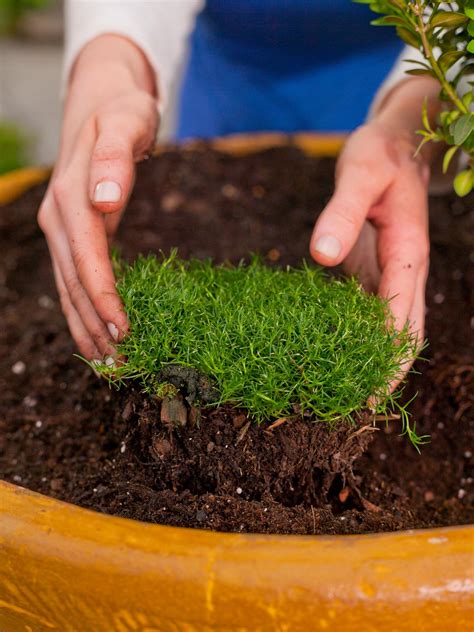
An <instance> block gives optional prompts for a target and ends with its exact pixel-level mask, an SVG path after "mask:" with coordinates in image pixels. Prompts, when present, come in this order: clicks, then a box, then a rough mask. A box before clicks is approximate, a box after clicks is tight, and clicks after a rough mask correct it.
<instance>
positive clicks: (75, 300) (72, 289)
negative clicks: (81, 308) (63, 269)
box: [61, 276, 84, 306]
mask: <svg viewBox="0 0 474 632" xmlns="http://www.w3.org/2000/svg"><path fill="white" fill-rule="evenodd" d="M64 283H65V284H66V287H67V291H68V294H69V299H70V300H71V303H72V304H73V305H76V306H77V305H78V304H79V303H80V301H81V298H83V296H84V289H83V287H82V285H81V282H80V281H79V279H78V278H77V277H76V276H71V277H67V278H65V279H64ZM61 304H62V303H61Z"/></svg>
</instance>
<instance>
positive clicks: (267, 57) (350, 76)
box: [177, 0, 401, 139]
mask: <svg viewBox="0 0 474 632" xmlns="http://www.w3.org/2000/svg"><path fill="white" fill-rule="evenodd" d="M372 18H373V13H372V12H371V11H370V10H369V9H368V8H367V7H366V6H364V5H360V4H354V3H352V2H351V0H319V1H316V0H208V1H207V3H206V5H205V8H204V9H203V11H202V12H201V13H200V14H199V16H198V18H197V23H196V27H195V30H194V32H193V35H192V38H191V52H190V58H189V62H188V66H187V69H186V72H185V76H184V82H183V87H182V93H181V100H180V105H179V117H178V129H177V137H178V138H179V139H183V138H188V137H196V136H199V137H203V138H206V137H210V136H215V135H222V134H229V133H235V132H245V131H272V130H274V131H286V132H295V131H304V130H321V131H323V130H326V131H350V130H352V129H354V128H355V127H357V126H358V125H360V124H361V123H362V122H363V121H364V119H365V116H366V114H367V110H368V107H369V105H370V102H371V100H372V98H373V96H374V94H375V92H376V90H377V88H378V87H379V85H380V84H381V82H382V81H383V79H384V77H385V76H386V75H387V74H388V72H389V70H390V68H391V67H392V65H393V63H394V62H395V60H396V58H397V56H398V54H399V53H400V51H401V44H400V42H399V40H398V38H397V37H396V35H395V34H394V33H393V32H392V29H388V28H382V27H374V26H370V20H371V19H372Z"/></svg>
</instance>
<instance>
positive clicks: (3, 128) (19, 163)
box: [0, 121, 29, 175]
mask: <svg viewBox="0 0 474 632" xmlns="http://www.w3.org/2000/svg"><path fill="white" fill-rule="evenodd" d="M28 144H29V138H28V137H27V135H26V134H25V133H24V132H22V131H21V129H19V128H18V127H17V126H16V125H14V124H13V123H6V122H2V121H0V175H1V174H2V173H6V172H7V171H13V169H20V168H21V167H24V166H25V165H26V164H27V162H28V157H27V148H28Z"/></svg>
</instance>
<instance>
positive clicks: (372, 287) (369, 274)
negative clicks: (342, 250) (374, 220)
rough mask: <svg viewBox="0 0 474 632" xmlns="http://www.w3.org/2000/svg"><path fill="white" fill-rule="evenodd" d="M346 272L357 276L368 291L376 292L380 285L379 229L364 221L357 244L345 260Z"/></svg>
mask: <svg viewBox="0 0 474 632" xmlns="http://www.w3.org/2000/svg"><path fill="white" fill-rule="evenodd" d="M344 271H345V273H346V274H349V275H353V276H357V278H358V280H359V283H360V284H361V285H362V287H363V288H364V290H365V291H366V292H373V293H375V292H376V291H377V289H378V287H379V285H380V268H379V263H378V258H377V231H376V230H375V228H374V226H372V224H370V223H369V222H364V224H363V226H362V230H361V232H360V235H359V238H358V239H357V241H356V243H355V246H354V247H353V248H352V250H351V251H350V253H349V254H348V255H347V257H346V258H345V260H344Z"/></svg>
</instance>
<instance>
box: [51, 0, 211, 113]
mask: <svg viewBox="0 0 474 632" xmlns="http://www.w3.org/2000/svg"><path fill="white" fill-rule="evenodd" d="M201 6H202V0H66V3H65V34H66V44H65V55H64V65H63V86H65V85H66V83H67V80H68V77H69V74H70V71H71V67H72V65H73V64H74V61H75V59H76V57H77V55H78V54H79V52H80V51H81V49H82V48H83V47H84V46H85V45H86V44H87V43H88V42H89V41H91V40H92V39H94V38H95V37H97V36H99V35H103V34H105V33H115V34H118V35H123V36H125V37H127V38H129V39H131V40H132V41H133V42H135V43H136V44H137V45H138V46H139V47H140V48H141V49H142V51H143V52H144V54H145V55H146V57H147V58H148V61H149V62H150V64H151V65H152V67H153V69H154V70H155V73H156V79H157V87H158V99H159V107H160V109H163V108H164V105H165V102H166V98H167V95H169V94H170V90H171V86H172V83H173V78H174V76H175V73H176V70H177V68H178V66H179V62H180V59H181V56H182V53H183V50H184V48H185V43H186V40H187V38H188V37H189V34H190V33H191V31H192V28H193V25H194V19H195V16H196V14H197V13H198V11H199V10H200V8H201Z"/></svg>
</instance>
